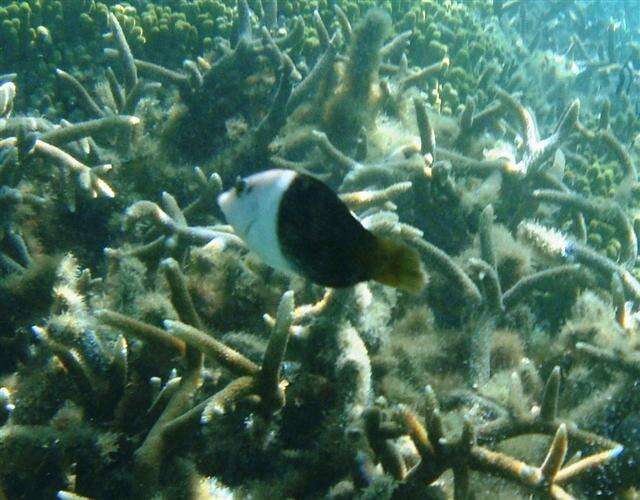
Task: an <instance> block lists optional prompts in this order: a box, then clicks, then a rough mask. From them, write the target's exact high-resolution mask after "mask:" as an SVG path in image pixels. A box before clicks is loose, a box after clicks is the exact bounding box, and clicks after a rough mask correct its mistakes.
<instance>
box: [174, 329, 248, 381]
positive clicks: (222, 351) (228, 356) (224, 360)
mask: <svg viewBox="0 0 640 500" xmlns="http://www.w3.org/2000/svg"><path fill="white" fill-rule="evenodd" d="M164 325H165V328H166V329H167V331H168V332H169V333H170V334H171V335H172V336H174V337H177V338H178V339H180V340H182V341H183V342H184V343H185V344H187V345H189V346H191V347H193V348H194V349H198V350H199V351H200V352H202V353H204V354H205V355H206V356H207V357H210V358H212V359H214V360H216V361H217V362H218V363H220V364H221V365H222V366H224V367H225V368H227V369H228V370H230V371H231V372H232V373H235V374H237V375H252V376H253V375H257V374H258V373H259V372H260V367H259V366H258V365H256V364H255V363H254V362H253V361H251V360H249V359H248V358H246V357H244V356H243V355H242V354H240V353H239V352H237V351H235V350H233V349H231V348H230V347H228V346H226V345H225V344H223V343H222V342H220V341H218V340H216V339H215V338H213V337H212V336H211V335H209V334H207V333H205V332H203V331H202V330H199V329H197V328H194V327H192V326H190V325H187V324H185V323H182V322H180V321H171V320H165V322H164Z"/></svg>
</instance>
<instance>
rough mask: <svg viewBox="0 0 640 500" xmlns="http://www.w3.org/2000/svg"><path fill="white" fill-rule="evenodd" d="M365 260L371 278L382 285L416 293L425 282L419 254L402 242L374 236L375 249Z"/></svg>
mask: <svg viewBox="0 0 640 500" xmlns="http://www.w3.org/2000/svg"><path fill="white" fill-rule="evenodd" d="M366 260H367V267H368V269H369V271H370V276H371V278H372V279H374V280H376V281H378V282H380V283H382V284H384V285H389V286H392V287H395V288H399V289H400V290H404V291H406V292H409V293H412V294H418V293H420V291H421V290H422V289H423V288H424V285H425V284H426V281H427V278H426V275H425V273H424V270H423V269H422V261H421V260H420V255H419V254H418V252H417V251H416V250H414V249H413V248H410V247H408V246H407V245H405V244H404V243H398V242H396V241H393V240H390V239H388V238H380V237H376V249H375V251H373V252H371V254H370V255H368V256H367V258H366Z"/></svg>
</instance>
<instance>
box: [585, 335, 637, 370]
mask: <svg viewBox="0 0 640 500" xmlns="http://www.w3.org/2000/svg"><path fill="white" fill-rule="evenodd" d="M575 348H576V352H577V353H578V354H579V355H581V356H584V357H587V358H589V359H591V360H593V361H597V362H599V363H603V364H605V365H607V366H609V367H611V368H613V369H616V370H622V371H624V372H626V373H629V374H630V375H633V376H634V377H638V376H640V353H639V352H635V351H634V352H629V353H627V352H623V351H614V350H613V349H602V348H600V347H596V346H594V345H591V344H588V343H586V342H577V343H576V346H575Z"/></svg>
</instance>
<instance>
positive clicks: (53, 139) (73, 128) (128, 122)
mask: <svg viewBox="0 0 640 500" xmlns="http://www.w3.org/2000/svg"><path fill="white" fill-rule="evenodd" d="M139 124H140V119H139V118H138V117H137V116H127V115H114V116H105V117H102V118H97V119H95V120H87V121H84V122H80V123H74V124H71V125H69V126H66V127H58V128H55V129H53V130H50V131H49V132H45V133H44V134H42V137H41V139H42V140H43V141H44V142H47V143H49V144H51V145H53V146H60V145H62V144H66V143H68V142H73V141H77V140H80V139H82V138H83V137H90V136H92V135H95V134H103V133H115V132H117V131H118V130H120V129H123V128H124V129H127V130H130V129H131V128H132V127H135V126H138V125H139Z"/></svg>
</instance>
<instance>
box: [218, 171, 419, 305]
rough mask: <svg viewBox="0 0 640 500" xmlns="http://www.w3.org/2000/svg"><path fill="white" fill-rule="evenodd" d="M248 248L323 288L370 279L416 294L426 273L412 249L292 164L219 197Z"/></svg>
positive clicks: (255, 177) (247, 180) (246, 180)
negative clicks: (372, 227)
mask: <svg viewBox="0 0 640 500" xmlns="http://www.w3.org/2000/svg"><path fill="white" fill-rule="evenodd" d="M218 205H220V208H221V209H222V211H223V212H224V215H225V217H226V218H227V222H228V223H229V224H231V225H232V226H233V228H234V230H235V231H236V233H237V235H238V236H240V237H241V238H242V239H243V240H244V241H245V243H246V244H247V246H248V247H249V249H250V250H252V251H254V252H255V253H256V254H258V256H259V257H261V258H262V260H263V261H264V262H265V263H266V264H268V265H270V266H271V267H274V268H276V269H279V270H281V271H285V272H288V273H296V274H300V275H302V276H304V277H306V278H308V279H310V280H311V281H313V282H314V283H317V284H319V285H323V286H328V287H346V286H350V285H354V284H356V283H359V282H361V281H366V280H376V281H379V282H380V283H384V284H385V285H390V286H393V287H397V288H400V289H402V290H406V291H409V292H412V293H418V292H419V291H420V290H421V289H422V287H423V286H424V283H425V275H424V272H423V270H422V263H421V261H420V257H419V255H418V253H417V252H416V251H415V250H414V249H412V248H410V247H408V246H407V245H405V244H403V243H398V242H396V241H393V240H391V239H387V238H382V237H379V236H376V235H374V234H373V233H371V232H370V231H368V230H367V229H365V228H364V227H363V226H362V224H361V223H360V221H358V219H357V218H356V217H355V216H354V215H353V214H352V213H351V212H350V211H349V209H348V208H347V206H346V205H345V204H344V203H343V202H342V201H341V200H340V198H339V197H338V196H337V195H336V193H334V192H333V191H332V190H331V188H329V187H328V186H327V185H326V184H324V183H323V182H321V181H319V180H318V179H316V178H314V177H312V176H310V175H306V174H301V173H298V172H295V171H293V170H267V171H265V172H260V173H257V174H254V175H251V176H249V177H246V178H244V179H242V178H238V180H237V182H236V185H235V186H234V187H233V188H232V189H230V190H228V191H226V192H225V193H222V194H221V195H220V196H219V197H218Z"/></svg>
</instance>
